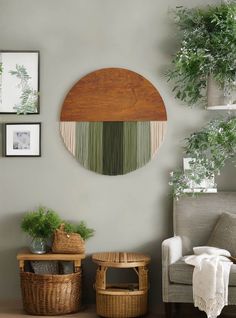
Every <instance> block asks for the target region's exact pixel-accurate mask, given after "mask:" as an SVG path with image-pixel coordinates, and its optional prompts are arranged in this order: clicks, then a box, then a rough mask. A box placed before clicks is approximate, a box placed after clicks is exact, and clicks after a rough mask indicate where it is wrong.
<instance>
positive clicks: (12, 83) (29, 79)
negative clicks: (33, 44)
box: [0, 51, 39, 114]
mask: <svg viewBox="0 0 236 318" xmlns="http://www.w3.org/2000/svg"><path fill="white" fill-rule="evenodd" d="M0 114H39V51H0Z"/></svg>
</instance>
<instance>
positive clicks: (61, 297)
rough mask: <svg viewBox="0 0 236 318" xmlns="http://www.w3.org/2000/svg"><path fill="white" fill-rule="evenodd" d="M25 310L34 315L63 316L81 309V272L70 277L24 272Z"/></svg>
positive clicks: (23, 292) (22, 286)
mask: <svg viewBox="0 0 236 318" xmlns="http://www.w3.org/2000/svg"><path fill="white" fill-rule="evenodd" d="M20 277H21V290H22V301H23V308H24V310H25V311H26V312H27V313H29V314H33V315H47V316H49V315H62V314H68V313H73V312H77V311H79V309H80V307H81V271H79V272H76V273H73V274H69V275H37V274H34V273H28V272H22V273H20Z"/></svg>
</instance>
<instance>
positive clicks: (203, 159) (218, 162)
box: [169, 117, 236, 197]
mask: <svg viewBox="0 0 236 318" xmlns="http://www.w3.org/2000/svg"><path fill="white" fill-rule="evenodd" d="M184 149H185V154H186V157H190V158H193V160H191V161H190V163H189V165H190V169H189V170H188V171H182V170H181V169H178V170H176V171H173V172H171V180H170V183H169V184H170V185H171V186H172V191H173V195H174V197H179V196H181V195H183V194H184V193H185V190H186V189H188V188H189V184H190V183H191V181H192V182H193V183H196V184H198V185H200V183H201V182H202V181H204V180H205V179H206V178H208V179H210V178H212V177H213V176H214V175H216V174H219V173H220V170H221V169H222V168H223V167H224V166H225V163H226V161H227V160H229V159H232V160H233V162H234V163H236V158H235V155H236V117H234V118H230V119H226V120H225V119H217V120H213V121H211V122H210V123H208V125H207V126H206V127H204V128H202V129H201V130H199V131H198V132H195V133H193V134H191V135H190V137H188V138H186V145H185V148H184Z"/></svg>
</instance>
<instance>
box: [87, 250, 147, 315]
mask: <svg viewBox="0 0 236 318" xmlns="http://www.w3.org/2000/svg"><path fill="white" fill-rule="evenodd" d="M92 259H93V261H94V262H95V263H96V264H97V265H98V269H97V273H96V283H95V289H96V310H97V314H98V315H100V316H103V317H110V318H113V317H114V318H115V317H122V318H125V317H138V316H142V315H145V314H146V313H147V298H148V269H147V265H148V264H149V262H150V257H149V256H147V255H143V254H140V253H122V252H118V253H116V252H106V253H96V254H93V256H92ZM109 268H132V269H133V270H134V271H135V273H136V274H137V276H138V284H137V283H132V284H115V285H109V284H107V283H106V272H107V270H108V269H109Z"/></svg>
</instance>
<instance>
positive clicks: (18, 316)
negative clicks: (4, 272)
mask: <svg viewBox="0 0 236 318" xmlns="http://www.w3.org/2000/svg"><path fill="white" fill-rule="evenodd" d="M28 317H32V318H33V317H34V318H40V317H44V318H45V316H32V315H27V314H26V313H24V311H23V310H22V305H21V302H20V301H7V302H6V301H4V302H3V301H0V318H28ZM48 317H57V318H64V317H65V318H74V317H77V318H97V317H98V316H97V315H96V312H95V306H87V308H86V307H85V308H84V310H83V311H81V312H79V313H76V314H70V315H62V316H61V315H60V316H48ZM146 318H163V316H161V315H160V316H158V315H151V314H149V315H147V316H146Z"/></svg>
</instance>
